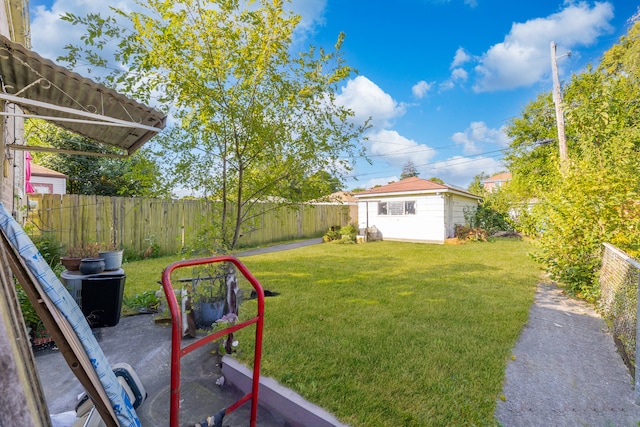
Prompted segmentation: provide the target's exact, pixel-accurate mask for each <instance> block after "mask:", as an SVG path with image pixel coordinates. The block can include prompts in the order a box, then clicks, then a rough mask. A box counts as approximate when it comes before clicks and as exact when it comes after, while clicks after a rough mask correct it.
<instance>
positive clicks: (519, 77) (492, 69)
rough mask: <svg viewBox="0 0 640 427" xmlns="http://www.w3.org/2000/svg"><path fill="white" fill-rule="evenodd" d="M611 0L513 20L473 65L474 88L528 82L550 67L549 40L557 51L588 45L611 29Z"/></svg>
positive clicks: (500, 87)
mask: <svg viewBox="0 0 640 427" xmlns="http://www.w3.org/2000/svg"><path fill="white" fill-rule="evenodd" d="M612 18H613V6H612V4H611V3H595V4H594V5H593V7H590V6H589V5H588V4H587V3H586V2H580V3H575V4H569V5H568V6H567V7H566V8H565V9H563V10H562V11H560V12H558V13H555V14H552V15H550V16H548V17H546V18H537V19H532V20H530V21H527V22H525V23H515V24H513V26H512V27H511V32H510V33H509V34H508V35H507V36H506V37H505V39H504V41H503V42H502V43H498V44H495V45H493V46H492V47H491V48H490V49H489V50H488V51H487V52H485V53H484V54H483V55H482V57H481V58H480V63H479V64H478V65H477V66H476V67H475V71H476V73H477V74H478V77H479V80H478V81H477V83H476V84H475V85H474V90H475V91H476V92H490V91H496V90H506V89H513V88H516V87H520V86H529V85H531V84H533V83H535V82H537V81H538V80H540V79H542V78H544V76H545V75H548V73H549V71H550V68H551V66H550V61H551V58H550V49H549V46H550V42H551V41H552V40H553V41H555V42H556V43H557V44H558V45H559V46H560V49H559V51H563V50H570V49H574V48H577V47H580V46H588V45H591V44H593V43H595V42H596V40H597V39H598V37H600V36H602V35H603V34H607V33H609V32H611V31H612V27H611V25H610V24H609V21H610V20H611V19H612Z"/></svg>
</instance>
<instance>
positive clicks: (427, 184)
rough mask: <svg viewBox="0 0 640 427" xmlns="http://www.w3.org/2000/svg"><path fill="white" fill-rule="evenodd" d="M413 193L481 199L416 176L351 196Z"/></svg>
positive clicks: (357, 197)
mask: <svg viewBox="0 0 640 427" xmlns="http://www.w3.org/2000/svg"><path fill="white" fill-rule="evenodd" d="M415 193H424V194H428V193H454V194H459V195H462V196H467V197H471V198H474V199H481V198H482V197H480V196H477V195H475V194H472V193H469V192H468V191H464V190H461V189H459V188H455V187H453V186H450V185H446V184H438V183H437V182H433V181H429V180H427V179H422V178H418V177H417V176H414V177H411V178H405V179H402V180H400V181H397V182H392V183H391V184H387V185H382V186H380V187H375V188H371V189H369V190H365V191H362V192H360V193H356V194H354V195H353V196H354V197H355V198H356V199H360V198H364V197H372V196H382V195H390V194H393V195H397V194H415Z"/></svg>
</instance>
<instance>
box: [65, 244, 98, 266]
mask: <svg viewBox="0 0 640 427" xmlns="http://www.w3.org/2000/svg"><path fill="white" fill-rule="evenodd" d="M98 248H99V245H98V244H97V243H84V244H82V245H79V246H70V247H69V248H67V255H66V256H63V257H60V263H61V264H62V265H63V266H64V268H66V269H67V270H69V271H78V270H79V269H80V263H81V262H82V259H83V258H97V257H98Z"/></svg>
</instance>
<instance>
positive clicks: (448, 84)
mask: <svg viewBox="0 0 640 427" xmlns="http://www.w3.org/2000/svg"><path fill="white" fill-rule="evenodd" d="M455 86H456V85H455V83H453V80H451V79H449V80H445V81H443V82H442V83H440V84H439V85H438V92H446V91H448V90H451V89H453V88H454V87H455Z"/></svg>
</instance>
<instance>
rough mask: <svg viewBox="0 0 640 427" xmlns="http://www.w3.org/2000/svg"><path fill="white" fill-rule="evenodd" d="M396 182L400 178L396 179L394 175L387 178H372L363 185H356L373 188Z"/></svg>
mask: <svg viewBox="0 0 640 427" xmlns="http://www.w3.org/2000/svg"><path fill="white" fill-rule="evenodd" d="M396 181H400V178H398V177H397V176H395V175H393V176H388V177H386V178H372V179H370V180H368V181H367V182H365V183H364V185H357V187H363V188H373V187H375V186H376V185H387V184H389V183H390V182H396Z"/></svg>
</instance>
